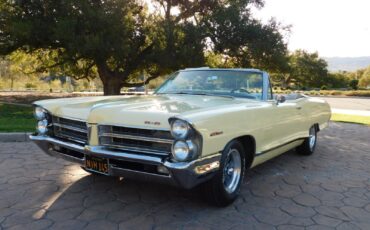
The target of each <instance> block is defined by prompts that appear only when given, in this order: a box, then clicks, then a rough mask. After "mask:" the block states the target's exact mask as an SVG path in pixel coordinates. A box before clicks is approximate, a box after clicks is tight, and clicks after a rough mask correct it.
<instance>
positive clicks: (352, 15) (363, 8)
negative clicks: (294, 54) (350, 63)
mask: <svg viewBox="0 0 370 230" xmlns="http://www.w3.org/2000/svg"><path fill="white" fill-rule="evenodd" d="M254 13H255V15H256V16H257V17H259V18H261V19H262V20H263V21H266V20H268V19H270V18H271V17H274V18H276V19H277V20H278V21H280V22H282V23H284V24H286V25H292V31H291V34H290V37H289V38H288V39H289V40H288V41H289V49H290V50H295V49H305V50H307V51H310V52H315V51H318V52H319V54H320V56H324V57H333V56H337V57H357V56H370V0H351V1H348V0H265V7H264V8H263V9H261V10H254Z"/></svg>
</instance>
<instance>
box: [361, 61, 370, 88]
mask: <svg viewBox="0 0 370 230" xmlns="http://www.w3.org/2000/svg"><path fill="white" fill-rule="evenodd" d="M359 86H361V87H364V88H367V87H369V86H370V66H369V67H367V68H366V70H365V71H364V73H363V74H362V76H361V78H360V81H359Z"/></svg>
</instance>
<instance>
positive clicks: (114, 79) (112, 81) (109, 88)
mask: <svg viewBox="0 0 370 230" xmlns="http://www.w3.org/2000/svg"><path fill="white" fill-rule="evenodd" d="M98 73H99V77H100V79H101V81H102V83H103V90H104V95H105V96H108V95H119V94H120V93H121V88H122V78H121V77H119V76H115V74H114V73H112V72H111V71H109V70H108V68H107V67H106V66H105V65H98Z"/></svg>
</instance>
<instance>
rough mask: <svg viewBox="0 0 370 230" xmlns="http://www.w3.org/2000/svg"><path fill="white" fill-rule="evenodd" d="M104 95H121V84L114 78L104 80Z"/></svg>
mask: <svg viewBox="0 0 370 230" xmlns="http://www.w3.org/2000/svg"><path fill="white" fill-rule="evenodd" d="M103 88H104V95H106V96H108V95H119V94H120V93H121V88H122V87H121V85H120V84H118V83H116V82H115V81H113V80H112V79H110V80H108V81H106V82H103Z"/></svg>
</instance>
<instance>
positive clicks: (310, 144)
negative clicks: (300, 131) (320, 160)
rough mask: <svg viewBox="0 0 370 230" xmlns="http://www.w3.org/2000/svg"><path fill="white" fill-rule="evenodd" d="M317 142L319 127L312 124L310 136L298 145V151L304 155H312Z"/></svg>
mask: <svg viewBox="0 0 370 230" xmlns="http://www.w3.org/2000/svg"><path fill="white" fill-rule="evenodd" d="M316 143H317V129H316V127H315V126H312V127H311V128H310V130H309V136H308V137H307V138H306V139H305V140H304V142H303V143H302V144H301V145H300V146H298V147H297V149H296V150H297V152H298V153H299V154H302V155H306V156H308V155H312V154H313V153H314V152H315V148H316Z"/></svg>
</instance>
